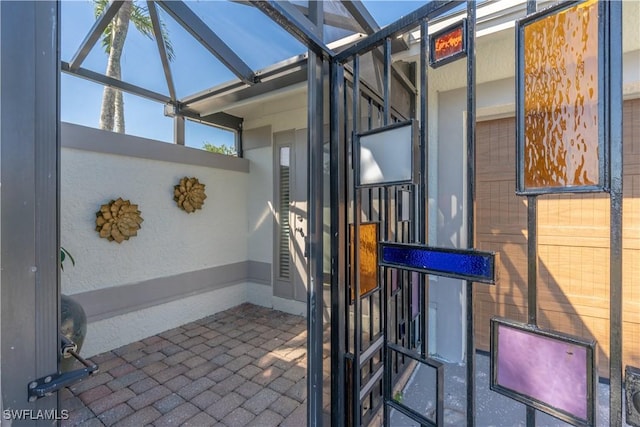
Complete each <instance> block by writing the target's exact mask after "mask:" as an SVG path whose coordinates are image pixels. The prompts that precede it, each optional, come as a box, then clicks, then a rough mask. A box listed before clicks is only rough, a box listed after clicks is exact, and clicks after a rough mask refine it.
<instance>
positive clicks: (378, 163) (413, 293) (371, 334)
mask: <svg viewBox="0 0 640 427" xmlns="http://www.w3.org/2000/svg"><path fill="white" fill-rule="evenodd" d="M465 4H466V8H467V9H466V10H467V17H466V19H465V20H463V22H462V24H460V25H459V26H457V25H456V26H455V27H452V28H447V29H445V30H444V31H443V32H440V33H438V34H439V35H441V36H444V37H449V39H450V40H451V41H453V42H454V44H456V43H457V44H456V45H455V46H450V49H448V50H447V49H440V50H438V52H439V53H440V54H442V56H441V57H437V56H436V55H434V53H435V52H436V49H435V44H434V42H435V41H436V39H434V38H433V35H432V37H431V38H430V37H429V32H428V25H429V21H431V20H433V19H435V18H437V17H440V16H442V15H443V14H445V13H447V12H450V11H451V10H453V9H454V8H456V7H457V8H462V9H464V7H465ZM474 24H475V2H472V1H471V2H459V1H433V2H430V3H427V4H426V5H424V6H423V7H421V8H419V9H417V10H416V11H414V12H413V13H411V14H409V15H407V16H405V17H404V18H402V19H401V20H399V21H397V22H396V23H394V24H391V25H389V26H387V27H385V28H383V29H382V30H380V31H378V32H377V33H375V34H373V35H371V36H369V37H367V38H366V39H364V40H363V41H362V42H359V43H356V44H354V45H353V46H352V47H350V48H348V49H346V50H344V51H343V52H341V53H339V54H337V55H336V57H335V58H333V61H332V63H331V120H330V123H331V129H330V131H331V171H332V182H331V188H332V196H331V197H332V200H331V205H332V207H333V208H332V218H331V224H332V236H333V237H334V238H333V240H332V243H333V244H332V248H331V250H332V254H333V255H332V256H333V259H332V273H333V274H332V290H333V292H332V313H334V314H337V315H334V316H332V319H333V323H332V352H333V354H334V357H333V363H332V367H331V369H332V403H333V405H332V406H333V408H334V410H333V411H332V425H356V426H357V425H366V424H369V423H371V422H372V421H376V422H377V423H380V422H381V423H383V424H384V425H389V421H390V412H391V410H396V411H398V412H399V413H402V414H403V415H404V416H406V417H409V418H410V419H412V420H414V422H416V423H418V424H420V425H443V423H444V419H443V418H444V405H443V393H444V391H443V390H444V388H443V387H444V376H443V375H444V373H443V365H442V364H441V363H440V362H438V361H436V360H434V359H431V358H429V356H428V348H427V343H428V337H427V334H428V332H427V328H426V327H425V326H426V324H427V320H426V319H427V315H428V313H427V310H428V306H429V290H428V286H427V284H428V279H427V277H426V275H427V274H433V275H442V276H448V277H455V278H461V279H465V280H468V282H467V283H468V285H467V286H468V289H469V292H467V295H468V297H469V298H472V296H473V293H472V292H470V290H471V283H472V282H471V281H472V280H474V281H485V282H488V283H491V282H492V281H493V274H494V272H493V254H489V253H478V252H476V251H467V250H445V249H439V248H430V247H428V246H426V242H427V205H426V203H427V200H428V198H427V174H426V165H427V161H428V159H427V129H428V114H427V94H426V90H424V88H426V87H427V73H428V65H427V64H428V62H431V64H432V66H437V65H439V64H441V63H446V62H448V61H451V60H454V59H456V58H457V57H459V56H461V55H464V53H465V52H467V51H468V52H469V55H468V59H467V65H468V66H467V75H468V77H467V81H468V97H467V98H468V100H469V105H468V108H467V111H468V119H467V146H468V150H467V151H468V153H469V158H468V164H469V171H468V176H473V164H474V160H473V142H474V141H473V140H474V134H475V132H474V122H475V116H474V109H475V105H474V103H475V95H474V88H475V83H474V79H475V72H474V69H475V65H474V54H473V52H474V48H473V45H474V33H475V31H474ZM416 28H417V29H419V31H420V36H421V48H420V63H419V70H417V73H416V74H417V75H419V84H418V88H419V90H418V89H416V88H415V87H414V85H413V84H412V83H411V82H407V81H406V78H404V79H401V78H398V76H399V75H400V74H399V73H395V69H394V67H393V66H392V62H391V49H392V40H394V39H395V38H396V37H397V36H398V35H401V34H404V33H406V32H408V31H410V30H412V29H416ZM380 47H382V49H380ZM430 48H431V49H430ZM430 50H431V52H432V55H431V58H430V59H431V61H429V57H428V55H429V51H430ZM363 63H365V64H367V65H369V66H374V67H375V66H376V64H379V65H380V66H381V72H380V74H381V75H382V79H381V80H382V84H381V88H380V90H379V91H378V90H376V89H377V88H375V87H372V86H371V85H370V83H369V81H367V80H366V79H364V78H361V77H362V76H363V75H364V74H365V73H366V70H363V68H364V67H363ZM379 71H380V70H379ZM403 96H404V97H403ZM416 98H417V99H419V101H418V102H417V104H418V105H416ZM403 101H405V102H403ZM416 113H417V114H416ZM416 116H417V117H418V118H419V120H418V122H414V121H413V120H412V118H413V117H416ZM472 181H473V180H469V185H470V187H469V191H468V194H469V197H470V200H473V187H472V185H473V182H472ZM469 206H473V203H469ZM468 214H469V215H473V212H472V210H470V212H468ZM469 224H470V227H473V221H469ZM468 235H469V236H473V229H472V228H471V229H470V230H469V233H468ZM468 247H470V248H472V247H473V241H472V240H470V241H469V242H468ZM416 259H419V260H421V261H418V262H412V260H416ZM460 259H462V260H463V264H464V262H466V261H471V264H469V265H474V266H475V267H471V268H469V269H465V268H463V269H462V270H459V269H457V267H455V265H459V263H458V261H460ZM465 260H466V261H465ZM431 261H433V262H431ZM478 261H479V262H478ZM476 267H477V268H476ZM468 306H469V307H472V303H469V304H468ZM467 317H468V330H470V331H472V330H473V325H472V320H471V319H473V313H472V312H471V311H469V312H468V316H467ZM468 338H469V342H468V343H467V345H468V346H469V348H474V343H473V333H469V334H468ZM335 356H337V357H335ZM417 366H423V367H424V369H428V370H431V371H432V374H433V375H432V378H433V399H432V403H433V404H432V405H430V406H429V407H428V408H427V409H426V410H425V409H424V408H423V409H421V410H419V409H418V408H416V407H412V406H411V404H410V402H409V401H408V400H407V399H406V398H405V396H403V394H402V388H403V385H404V384H405V383H406V382H407V380H408V376H409V375H411V373H412V372H413V371H414V370H415V369H416V367H417ZM468 366H469V375H468V378H469V384H470V386H471V389H473V375H474V372H473V367H474V363H473V352H470V359H469V360H468ZM469 398H470V399H469V401H470V402H472V401H473V396H472V395H469ZM343 408H344V410H342V409H343ZM470 408H471V409H473V408H472V406H470ZM472 413H473V411H471V412H470V414H472ZM469 419H470V420H472V416H470V417H469ZM471 422H473V421H471Z"/></svg>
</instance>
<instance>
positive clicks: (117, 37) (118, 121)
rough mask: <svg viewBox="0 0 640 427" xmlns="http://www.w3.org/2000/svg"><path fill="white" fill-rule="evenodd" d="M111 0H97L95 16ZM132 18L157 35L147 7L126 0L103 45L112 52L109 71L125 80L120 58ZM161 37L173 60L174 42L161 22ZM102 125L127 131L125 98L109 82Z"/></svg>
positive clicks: (148, 33)
mask: <svg viewBox="0 0 640 427" xmlns="http://www.w3.org/2000/svg"><path fill="white" fill-rule="evenodd" d="M108 4H109V0H94V12H95V16H96V18H97V17H98V16H100V15H101V14H102V12H103V11H104V9H105V7H107V5H108ZM129 22H132V23H133V25H134V26H135V27H136V29H137V30H138V31H140V32H141V33H142V34H143V35H145V36H147V37H149V38H150V39H153V38H154V33H153V24H152V23H151V18H150V17H149V11H148V10H147V8H146V7H143V6H140V5H138V4H136V3H134V2H133V0H124V2H123V4H122V6H121V7H120V10H119V11H118V13H117V14H116V16H115V17H114V18H113V20H112V21H111V23H110V24H109V25H108V26H107V28H106V29H105V30H104V34H103V36H102V46H103V47H104V50H105V52H106V53H107V55H109V60H108V62H107V71H106V75H107V76H109V77H113V78H115V79H118V80H122V71H121V67H120V58H121V57H122V49H123V48H124V42H125V40H126V38H127V31H128V30H129ZM161 32H162V39H163V41H164V43H165V46H166V50H167V56H168V58H169V60H170V61H171V60H173V57H174V53H173V46H172V45H171V42H170V40H169V37H168V33H167V31H166V28H165V26H164V23H162V22H161ZM100 129H106V130H110V131H115V132H120V133H124V101H123V99H122V92H121V91H120V90H118V89H114V88H112V87H109V86H105V88H104V92H103V94H102V106H101V108H100Z"/></svg>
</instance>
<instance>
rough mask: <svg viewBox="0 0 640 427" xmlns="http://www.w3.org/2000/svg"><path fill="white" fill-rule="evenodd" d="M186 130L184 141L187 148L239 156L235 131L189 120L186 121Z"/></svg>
mask: <svg viewBox="0 0 640 427" xmlns="http://www.w3.org/2000/svg"><path fill="white" fill-rule="evenodd" d="M184 128H185V129H184V131H185V137H184V139H185V145H186V146H187V147H192V148H199V149H202V150H207V151H211V152H213V153H218V154H227V155H231V156H235V155H236V154H237V151H236V135H235V132H233V131H230V130H226V129H220V128H217V127H215V126H211V125H207V124H204V123H199V122H195V121H193V120H188V119H187V120H186V121H185V127H184Z"/></svg>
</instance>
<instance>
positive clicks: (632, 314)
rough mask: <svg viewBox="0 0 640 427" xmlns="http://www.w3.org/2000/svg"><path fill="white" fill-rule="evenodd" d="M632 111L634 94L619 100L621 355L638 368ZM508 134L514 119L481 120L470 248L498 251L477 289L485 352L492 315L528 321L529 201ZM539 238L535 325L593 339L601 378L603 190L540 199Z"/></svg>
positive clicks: (637, 157) (637, 192) (638, 105)
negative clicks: (492, 276) (520, 191)
mask: <svg viewBox="0 0 640 427" xmlns="http://www.w3.org/2000/svg"><path fill="white" fill-rule="evenodd" d="M639 113H640V100H632V101H627V102H625V104H624V117H625V120H624V124H625V129H624V140H625V152H624V156H623V159H624V162H625V164H624V173H625V177H624V179H625V191H624V229H623V236H624V250H623V262H624V266H623V301H624V302H623V304H624V305H623V312H624V313H623V315H624V317H623V320H624V326H623V327H624V334H625V335H624V343H623V359H624V363H625V364H630V365H635V366H638V365H640V349H639V348H638V346H637V342H638V337H639V336H640V316H638V314H637V313H638V312H639V310H638V309H639V308H640V292H638V291H637V290H635V287H637V280H638V279H637V278H638V276H640V267H639V264H640V245H639V243H640V239H639V238H638V236H639V235H640V234H639V233H638V229H639V228H640V216H639V215H638V212H640V185H638V183H640V131H639V130H640V121H639V120H637V116H638V114H639ZM634 117H636V119H634ZM513 141H515V121H514V118H506V119H498V120H492V121H487V122H481V123H478V128H477V144H478V163H477V164H478V168H477V172H476V173H477V175H476V176H477V229H476V230H477V246H478V248H479V249H484V250H493V251H496V252H499V253H500V259H499V267H498V268H499V275H500V277H499V282H498V283H497V285H496V286H493V287H486V286H481V285H478V286H476V287H475V292H476V301H477V306H476V318H475V322H476V323H475V324H476V337H477V343H478V348H480V349H483V350H488V348H489V319H490V318H491V317H493V316H504V317H507V318H511V319H514V320H519V321H523V322H525V321H526V320H527V235H526V228H527V204H526V199H525V198H523V197H519V196H516V195H515V178H514V177H515V153H514V151H515V150H513ZM538 244H539V245H538V253H539V264H538V323H539V325H540V326H541V327H543V328H547V329H553V330H556V331H560V332H565V333H569V334H573V335H577V336H581V337H585V338H594V339H596V341H597V342H598V362H599V374H600V375H601V376H602V377H608V375H609V373H608V363H609V198H608V196H607V195H605V194H584V195H556V196H544V197H540V198H539V202H538ZM634 281H635V287H634V286H632V285H634ZM634 343H636V344H634Z"/></svg>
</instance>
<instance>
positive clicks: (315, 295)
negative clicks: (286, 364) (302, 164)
mask: <svg viewBox="0 0 640 427" xmlns="http://www.w3.org/2000/svg"><path fill="white" fill-rule="evenodd" d="M308 74H309V83H308V85H309V93H308V97H309V98H308V103H309V104H308V105H309V111H308V126H307V127H308V132H309V135H308V152H309V180H308V187H307V188H308V190H307V194H308V195H309V196H308V197H309V233H308V236H309V241H308V245H309V269H308V276H307V289H308V291H307V334H308V338H307V348H308V351H309V353H308V371H309V372H308V375H307V390H308V398H307V425H309V426H321V425H322V386H323V384H322V350H323V349H322V347H323V336H322V311H323V310H322V305H323V300H322V288H323V286H322V281H323V266H322V260H323V255H322V249H323V248H322V246H323V239H322V229H323V209H322V197H323V180H324V177H323V148H322V141H323V138H322V130H323V129H322V128H323V122H324V120H323V114H322V112H323V110H324V108H323V93H322V92H323V86H324V85H323V80H324V78H323V77H324V76H323V60H322V58H321V57H318V56H317V55H315V54H314V53H313V52H309V63H308Z"/></svg>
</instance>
